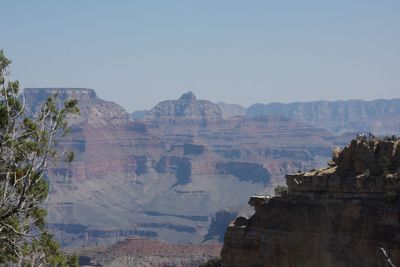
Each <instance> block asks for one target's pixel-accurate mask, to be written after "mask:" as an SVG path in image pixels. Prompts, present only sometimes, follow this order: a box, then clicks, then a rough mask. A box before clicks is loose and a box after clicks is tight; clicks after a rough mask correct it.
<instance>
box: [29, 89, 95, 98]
mask: <svg viewBox="0 0 400 267" xmlns="http://www.w3.org/2000/svg"><path fill="white" fill-rule="evenodd" d="M54 94H58V96H59V97H60V99H61V100H64V99H67V98H76V99H79V100H81V101H83V100H93V99H96V98H97V95H96V92H95V91H94V90H93V89H88V88H25V89H24V95H25V97H26V98H27V100H28V99H35V100H39V101H43V100H46V99H47V98H48V97H49V96H51V95H54Z"/></svg>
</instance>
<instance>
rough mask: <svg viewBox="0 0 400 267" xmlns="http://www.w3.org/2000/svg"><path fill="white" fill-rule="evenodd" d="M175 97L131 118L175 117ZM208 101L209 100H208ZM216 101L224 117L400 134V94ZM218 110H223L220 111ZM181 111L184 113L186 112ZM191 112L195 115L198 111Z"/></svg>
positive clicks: (344, 130)
mask: <svg viewBox="0 0 400 267" xmlns="http://www.w3.org/2000/svg"><path fill="white" fill-rule="evenodd" d="M189 95H193V93H190V94H189ZM189 98H191V97H189ZM174 101H177V100H169V101H164V102H161V103H160V104H159V105H157V106H156V107H155V108H153V109H152V111H148V110H147V111H146V110H141V111H135V112H133V113H132V114H131V115H130V116H131V118H132V119H137V120H141V119H143V118H146V117H148V118H157V117H159V118H161V117H163V118H166V117H168V116H169V118H171V116H172V115H173V116H175V117H176V116H177V115H179V112H175V113H174V112H172V109H171V107H172V106H174V105H175V102H174ZM178 101H179V100H178ZM198 101H200V103H202V102H201V101H204V100H198ZM189 102H190V101H189ZM206 102H208V103H210V102H209V101H206ZM214 105H215V104H214ZM214 105H212V106H213V108H214V109H215V110H218V108H216V107H215V106H214ZM216 105H218V107H219V109H220V110H221V111H222V114H223V115H222V117H224V118H226V117H230V116H247V117H253V118H254V117H258V116H267V115H270V116H284V117H287V118H290V119H293V120H295V121H298V122H302V123H306V124H310V125H313V126H316V127H321V128H324V129H327V130H330V131H334V132H336V133H338V134H342V133H346V132H373V133H375V134H379V135H385V134H400V98H394V99H377V100H371V101H365V100H337V101H325V100H320V101H310V102H292V103H287V104H286V103H268V104H262V103H257V104H253V105H251V106H250V107H248V108H244V107H242V106H240V105H237V104H226V103H223V102H219V103H218V104H216ZM183 106H185V105H183ZM188 106H190V105H188ZM192 108H193V106H192ZM190 110H191V108H186V110H185V112H187V113H186V114H189V113H190V112H189V111H190ZM218 114H221V113H220V111H218ZM181 115H183V113H182V114H181ZM181 115H180V116H181ZM192 115H194V116H195V114H192ZM197 115H199V114H197ZM214 115H217V114H214ZM199 117H200V116H199ZM214 117H215V116H214ZM217 117H218V115H217Z"/></svg>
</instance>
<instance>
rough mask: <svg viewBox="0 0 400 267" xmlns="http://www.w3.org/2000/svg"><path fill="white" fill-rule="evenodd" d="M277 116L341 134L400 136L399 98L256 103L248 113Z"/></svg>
mask: <svg viewBox="0 0 400 267" xmlns="http://www.w3.org/2000/svg"><path fill="white" fill-rule="evenodd" d="M274 114H275V115H276V114H279V115H283V116H286V117H288V118H291V119H293V120H296V121H299V122H304V123H308V124H311V125H314V126H317V127H322V128H325V129H328V130H331V131H335V132H340V133H344V132H362V131H365V132H374V133H377V134H387V133H395V134H398V133H400V123H399V122H400V99H398V98H397V99H388V100H386V99H378V100H373V101H362V100H349V101H314V102H303V103H301V102H295V103H289V104H283V103H270V104H254V105H252V106H250V107H249V108H248V109H247V111H246V115H247V116H250V117H256V116H260V115H274Z"/></svg>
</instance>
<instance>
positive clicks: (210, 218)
mask: <svg viewBox="0 0 400 267" xmlns="http://www.w3.org/2000/svg"><path fill="white" fill-rule="evenodd" d="M54 93H57V94H58V96H59V98H60V101H61V102H62V101H63V100H65V99H67V98H76V99H77V100H78V101H79V108H80V111H81V112H80V115H79V116H74V117H72V118H71V120H70V133H69V135H67V136H66V137H63V138H59V140H57V148H58V149H59V151H64V150H66V149H70V150H72V151H74V153H75V160H74V161H73V162H71V163H66V162H59V163H58V165H50V168H49V170H48V173H47V179H48V180H49V182H50V197H49V201H48V203H47V207H48V211H49V215H48V224H47V227H48V228H49V230H50V231H51V232H52V233H53V234H54V235H55V237H56V238H57V240H59V241H60V243H61V245H62V246H63V247H70V248H73V247H81V246H108V245H111V244H115V242H118V241H122V240H125V241H123V242H128V243H130V244H132V242H133V243H134V242H139V241H132V240H143V239H153V240H160V241H163V242H169V243H172V244H173V243H175V244H187V243H194V244H199V243H204V244H209V243H210V242H222V241H223V240H224V234H225V229H226V226H227V225H228V224H229V223H230V221H232V219H234V218H235V217H238V216H239V217H240V218H248V217H249V216H251V214H252V213H253V211H252V209H251V207H249V206H248V205H246V202H247V200H248V199H249V198H250V197H251V196H253V195H254V194H258V195H260V196H264V195H268V194H273V192H274V188H275V187H276V186H277V185H282V184H284V183H285V175H287V174H290V173H304V171H306V170H310V169H318V168H320V167H322V166H323V165H324V164H325V163H326V161H328V160H329V159H330V156H331V153H332V148H333V147H335V146H339V147H344V146H345V145H346V143H347V142H348V140H350V139H351V138H352V137H354V136H355V133H354V131H355V130H357V129H358V130H360V131H364V130H365V131H366V132H367V131H372V130H373V129H375V130H378V132H384V130H382V129H383V128H379V127H378V128H377V127H375V128H374V127H371V125H377V124H376V123H375V121H376V120H377V117H379V116H386V115H387V116H389V117H390V118H393V121H392V122H390V123H391V124H393V125H395V124H396V122H398V120H396V118H397V113H396V112H397V111H396V110H395V109H394V108H390V107H391V105H392V104H393V103H392V102H393V101H395V100H388V101H386V102H385V101H384V106H386V108H380V109H377V110H381V111H382V110H386V111H385V112H386V113H385V112H383V111H382V112H383V113H382V112H381V113H380V115H379V116H378V115H376V114H375V115H374V114H372V115H371V114H370V115H371V116H370V117H368V116H369V115H368V114H367V113H363V114H364V115H363V116H364V117H363V120H361V122H362V125H356V124H352V123H351V121H352V120H349V121H346V120H344V117H343V116H336V117H330V119H326V117H325V119H326V120H325V119H323V118H324V117H323V116H322V115H321V116H320V118H319V119H313V117H312V116H311V115H312V114H314V115H315V116H316V114H319V112H322V111H321V110H320V109H317V110H316V111H315V112H314V113H309V114H308V115H307V116H309V117H307V116H306V113H299V112H298V111H296V112H293V113H290V112H282V113H280V112H261V113H260V114H253V113H252V114H247V113H249V112H250V111H251V109H250V108H248V109H243V108H242V107H240V106H238V105H228V104H223V103H220V104H219V105H218V104H215V103H212V102H210V101H207V100H199V99H197V98H196V96H195V95H194V94H193V93H191V92H188V93H186V94H183V95H182V96H181V97H180V98H178V99H176V100H166V101H162V102H160V103H159V104H157V105H156V106H155V107H153V108H152V109H151V110H148V111H140V112H136V113H135V115H134V114H129V113H128V112H127V111H126V110H124V109H123V108H122V107H120V106H119V105H117V104H115V103H113V102H110V101H106V100H103V99H101V98H99V97H98V96H97V95H96V92H95V91H94V90H92V89H85V88H28V89H25V91H24V95H25V99H26V109H27V112H28V114H30V115H32V114H34V113H35V112H36V111H37V109H38V107H40V104H41V103H42V102H43V101H44V100H45V99H46V98H47V97H48V96H50V95H52V94H54ZM346 103H347V102H346ZM351 103H352V102H351V101H350V102H349V103H348V105H350V104H351ZM368 103H369V102H368ZM364 104H365V103H364ZM285 105H289V104H285ZM304 105H305V104H304ZM346 105H347V104H346ZM328 106H329V105H328ZM350 106H351V105H350ZM305 110H308V109H307V108H305ZM349 110H355V111H354V112H356V110H357V109H356V108H354V107H353V108H349ZM329 112H331V111H329ZM329 112H328V113H329ZM387 112H389V113H390V112H391V113H390V114H391V115H388V114H387ZM325 113H327V111H326V112H325ZM244 114H247V115H244ZM293 114H300V115H301V116H300V115H298V116H300V117H302V118H303V119H301V118H300V117H297V119H293V118H292V117H293ZM310 114H311V115H310ZM329 114H333V113H332V112H331V113H329ZM314 115H313V116H314ZM310 116H311V117H310ZM355 116H356V115H352V116H350V117H351V118H353V119H354V118H355ZM335 118H336V121H335ZM323 122H326V123H325V124H324V123H323ZM344 122H346V123H344ZM341 123H342V124H341ZM387 123H388V122H384V123H383V124H382V125H383V126H385V125H386V124H387ZM332 125H333V126H332ZM335 125H336V126H337V125H341V126H340V127H339V128H337V127H336V126H335ZM348 125H350V126H351V127H347V126H348ZM382 125H381V126H382ZM398 125H400V124H398ZM335 127H336V128H335ZM390 129H392V130H393V132H391V133H397V132H396V129H397V128H390ZM289 189H290V190H289V192H290V193H289V194H288V195H290V196H293V194H294V193H293V192H294V190H293V187H290V186H289ZM296 192H297V191H296ZM252 199H253V200H252V201H251V203H252V205H253V206H254V205H256V206H257V207H258V206H260V205H259V204H254V203H258V202H257V201H261V202H262V203H264V202H265V203H267V202H268V203H275V202H276V201H277V200H275V199H273V200H272V199H271V200H269V199H268V200H266V199H264V198H263V197H260V198H252ZM260 199H261V200H260ZM285 199H286V198H285ZM289 202H290V201H289ZM303 204H304V203H303ZM303 204H301V205H303ZM288 205H289V204H288ZM299 205H300V204H299ZM301 205H300V206H301ZM304 205H311V204H310V203H308V202H307V204H304ZM296 207H297V206H296ZM321 209H322V208H321ZM300 211H301V209H300V208H299V212H300ZM321 212H323V211H321ZM290 213H291V212H289V211H288V213H287V214H286V215H284V216H282V217H281V218H286V217H287V216H289V215H290ZM272 214H276V213H272ZM255 216H256V218H257V216H258V214H257V212H256V215H255ZM265 216H267V215H265ZM268 216H272V215H268ZM268 220H270V219H268ZM276 220H278V219H276ZM250 221H252V220H251V219H250ZM247 223H248V219H246V220H245V219H238V220H236V221H235V223H234V224H233V226H232V225H231V226H230V228H229V229H230V230H228V235H227V237H226V238H225V240H228V241H227V243H225V247H226V248H229V246H230V244H233V245H232V246H233V247H236V246H239V247H240V249H242V248H243V246H242V244H241V245H238V244H236V243H235V242H236V241H229V240H230V239H232V240H236V239H235V238H236V237H234V235H233V234H232V231H233V230H232V229H236V228H239V229H242V228H243V229H247V228H246V227H247V226H246V225H247ZM280 223H283V222H280V221H279V222H277V225H278V224H280ZM235 231H236V230H235ZM250 232H251V231H250ZM132 237H135V238H140V239H129V238H132ZM127 238H128V239H127ZM303 238H305V237H304V236H303ZM127 240H128V241H127ZM129 240H130V241H129ZM140 242H146V241H140ZM140 242H139V243H140ZM149 242H150V241H149ZM251 242H252V241H251ZM251 242H250V243H249V244H250V247H252V246H253V245H254V244H251ZM257 242H259V241H257ZM117 244H121V243H117ZM152 244H153V243H152ZM211 244H212V243H211ZM153 245H154V246H155V247H157V246H158V245H156V244H155V243H154V244H153ZM188 246H190V245H188ZM241 246H242V247H241ZM254 246H255V245H254ZM133 247H134V245H133ZM244 247H246V246H244ZM118 248H119V247H118V246H117V247H115V251H114V252H115V253H119V252H118ZM235 249H236V248H235ZM212 251H214V252H215V250H212ZM225 251H226V249H225ZM114 252H112V253H114ZM214 252H212V253H209V254H207V253H206V254H207V255H206V254H204V257H203V258H202V259H200V258H197V260H196V262H200V261H201V260H206V259H207V258H209V257H211V256H212V255H213V253H214ZM146 253H147V252H146ZM235 253H236V252H235ZM235 253H234V254H235ZM240 253H242V252H240V250H238V254H237V255H241V254H240ZM257 253H259V252H257ZM139 254H140V253H139ZM214 254H215V253H214ZM223 255H227V254H223ZM139 256H140V255H139ZM139 256H138V257H139ZM140 257H141V256H140ZM160 257H161V256H160ZM225 259H226V256H225ZM126 260H130V261H133V260H134V259H133V258H132V257H130V258H127V259H126ZM161 262H163V261H162V260H161ZM182 262H185V260H183V261H182ZM228 262H229V261H228ZM239 262H240V261H239ZM185 264H186V263H185ZM182 266H183V265H182ZM185 266H186V265H185ZM187 266H190V265H187ZM227 266H229V265H227ZM243 266H246V265H243ZM248 266H251V265H248ZM261 266H262V265H261ZM268 266H269V265H268ZM282 266H284V265H282Z"/></svg>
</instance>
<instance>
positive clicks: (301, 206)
mask: <svg viewBox="0 0 400 267" xmlns="http://www.w3.org/2000/svg"><path fill="white" fill-rule="evenodd" d="M286 182H287V186H288V188H287V190H282V192H281V194H280V195H278V196H275V197H271V196H268V195H264V196H253V197H251V198H250V200H249V204H250V205H251V206H253V207H254V208H255V213H254V214H253V215H252V216H251V217H238V218H237V219H236V220H234V221H233V222H232V223H231V224H230V225H229V227H228V229H227V232H226V235H225V240H224V247H223V249H222V252H221V255H222V266H225V267H236V266H238V267H239V266H241V267H246V266H248V267H258V266H271V267H274V266H280V267H282V266H300V267H301V266H310V267H313V266H328V267H329V266H336V267H341V266H343V267H344V266H371V267H372V266H398V264H399V262H400V243H399V234H398V233H399V229H400V221H399V211H400V201H399V197H398V194H399V193H400V141H398V140H397V138H395V137H391V138H385V139H380V140H377V139H372V138H371V139H368V138H358V139H357V140H353V141H352V142H351V144H349V145H348V146H346V147H345V148H344V149H335V150H334V153H333V157H332V160H331V161H329V162H328V167H326V168H322V169H318V170H313V171H310V172H298V173H296V174H289V175H286Z"/></svg>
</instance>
